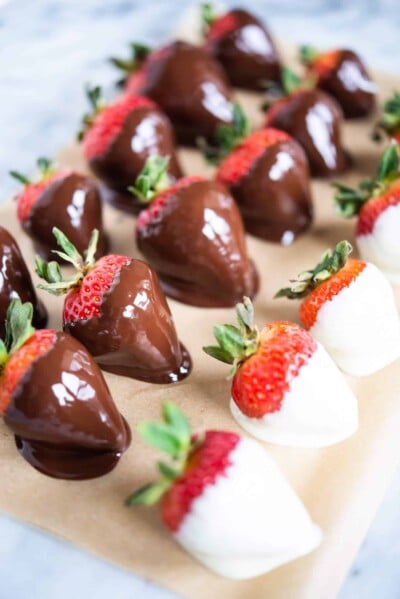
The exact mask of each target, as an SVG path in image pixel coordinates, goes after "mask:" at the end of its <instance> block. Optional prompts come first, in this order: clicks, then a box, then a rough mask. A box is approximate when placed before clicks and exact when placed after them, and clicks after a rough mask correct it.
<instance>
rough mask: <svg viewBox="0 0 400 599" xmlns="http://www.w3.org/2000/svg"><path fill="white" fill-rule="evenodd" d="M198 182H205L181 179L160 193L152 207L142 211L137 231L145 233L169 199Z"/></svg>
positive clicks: (196, 179) (192, 178) (195, 179)
mask: <svg viewBox="0 0 400 599" xmlns="http://www.w3.org/2000/svg"><path fill="white" fill-rule="evenodd" d="M198 181H205V179H204V178H203V177H196V176H194V177H183V178H182V179H179V181H177V183H175V184H174V185H172V186H171V187H169V188H168V189H166V190H165V191H163V192H162V193H160V194H159V195H158V196H157V197H156V198H155V199H154V200H153V201H152V202H151V204H150V206H149V207H148V208H147V209H146V210H142V212H141V213H140V214H139V216H138V218H137V220H136V230H137V231H143V230H144V229H145V228H146V227H147V226H148V225H149V224H150V223H153V222H154V221H155V220H156V219H157V218H158V217H159V216H160V212H161V210H162V209H163V207H164V206H165V204H166V203H167V202H168V200H169V198H171V197H172V196H173V195H174V194H175V193H176V192H178V191H179V190H180V189H184V188H186V187H190V185H192V183H197V182H198Z"/></svg>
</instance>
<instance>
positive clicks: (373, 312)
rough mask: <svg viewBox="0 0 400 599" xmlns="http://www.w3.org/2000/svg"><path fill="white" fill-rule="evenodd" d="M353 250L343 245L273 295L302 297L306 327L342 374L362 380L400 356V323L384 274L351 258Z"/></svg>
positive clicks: (372, 266)
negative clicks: (362, 377) (360, 377)
mask: <svg viewBox="0 0 400 599" xmlns="http://www.w3.org/2000/svg"><path fill="white" fill-rule="evenodd" d="M351 251H352V247H351V245H350V243H349V242H348V241H341V242H340V243H338V244H337V246H336V248H335V249H334V251H333V252H332V251H331V250H327V251H326V252H325V253H324V254H323V256H322V258H321V262H320V263H319V264H317V266H316V267H315V268H313V269H310V270H306V271H304V272H302V273H300V274H299V276H298V278H297V280H294V281H292V282H291V283H292V284H291V286H290V287H286V288H284V289H281V290H280V291H278V293H277V294H276V296H275V297H287V298H289V299H302V300H303V301H302V303H301V305H300V319H301V321H302V323H303V324H304V326H305V327H306V329H308V330H309V331H310V333H312V335H313V336H314V337H315V338H316V339H317V340H318V341H320V342H321V343H322V344H323V345H324V347H325V348H326V349H327V350H328V352H329V353H330V355H331V356H332V358H333V359H334V360H335V362H336V363H337V365H338V366H339V367H340V368H341V369H342V370H343V371H344V372H346V373H348V374H352V375H354V376H364V375H368V374H372V373H373V372H376V371H377V370H379V369H381V368H383V367H384V366H386V365H387V364H390V363H391V362H393V361H394V360H395V359H397V357H398V356H399V355H400V321H399V317H398V314H397V309H396V305H395V300H394V295H393V291H392V289H391V287H390V284H389V283H388V281H387V280H386V278H385V276H384V275H383V274H382V273H381V271H380V270H378V268H377V267H376V266H374V265H373V264H371V263H369V262H363V261H362V260H355V259H350V258H349V257H348V256H349V254H350V252H351Z"/></svg>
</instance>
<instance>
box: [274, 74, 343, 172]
mask: <svg viewBox="0 0 400 599" xmlns="http://www.w3.org/2000/svg"><path fill="white" fill-rule="evenodd" d="M312 85H313V83H312V82H311V81H310V80H304V81H303V82H302V81H301V80H300V78H299V77H297V75H295V74H294V73H293V72H292V71H290V70H289V69H287V68H284V69H283V71H282V86H283V91H284V93H285V94H286V96H284V97H282V98H281V99H278V100H277V101H276V102H275V103H274V104H272V106H270V108H269V109H268V111H267V113H266V117H265V122H264V126H265V127H276V128H277V129H282V130H283V131H286V132H287V133H289V135H291V136H292V137H294V139H295V140H296V141H298V142H299V144H300V145H301V146H302V147H303V150H304V151H305V153H306V155H307V158H308V161H309V164H310V170H311V173H312V174H313V175H315V176H319V177H329V176H331V175H333V174H336V173H340V172H342V171H344V170H346V168H347V167H348V166H349V159H348V156H347V154H346V152H345V151H344V150H343V148H342V145H341V125H342V117H343V113H342V110H341V108H340V106H339V104H338V103H337V102H336V100H335V99H334V98H332V97H331V96H329V95H328V94H326V93H325V92H323V91H322V90H319V89H312Z"/></svg>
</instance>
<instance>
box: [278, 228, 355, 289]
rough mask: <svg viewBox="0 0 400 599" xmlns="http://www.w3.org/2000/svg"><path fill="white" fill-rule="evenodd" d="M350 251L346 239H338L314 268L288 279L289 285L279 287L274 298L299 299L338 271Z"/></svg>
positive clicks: (351, 249) (350, 247)
mask: <svg viewBox="0 0 400 599" xmlns="http://www.w3.org/2000/svg"><path fill="white" fill-rule="evenodd" d="M352 251H353V248H352V246H351V244H350V243H349V242H348V241H346V240H344V241H340V242H339V243H338V244H337V245H336V247H335V249H334V250H333V251H332V250H330V249H328V250H326V251H325V252H324V253H323V254H322V256H321V262H319V263H318V264H317V266H316V267H315V268H313V269H310V270H305V271H304V272H301V273H300V274H299V275H298V277H297V279H293V280H291V281H290V282H291V283H292V285H291V286H290V287H284V288H283V289H280V290H279V291H278V292H277V293H276V294H275V296H274V298H278V297H286V298H288V299H301V298H303V297H306V296H307V295H308V294H309V293H311V291H313V290H314V289H316V288H317V287H318V285H320V284H321V283H323V282H325V281H327V280H328V279H330V278H331V276H332V275H334V274H335V273H337V272H339V270H341V269H342V268H343V266H344V265H345V264H346V262H347V258H348V257H349V254H350V253H351V252H352Z"/></svg>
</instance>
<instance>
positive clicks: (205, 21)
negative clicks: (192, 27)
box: [201, 2, 217, 37]
mask: <svg viewBox="0 0 400 599" xmlns="http://www.w3.org/2000/svg"><path fill="white" fill-rule="evenodd" d="M216 18H217V14H216V12H215V8H214V6H213V5H212V4H211V2H205V3H204V4H202V5H201V25H202V27H201V31H202V34H203V36H204V37H205V36H206V34H207V31H208V30H209V28H210V26H211V25H212V24H213V22H214V21H215V19H216Z"/></svg>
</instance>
